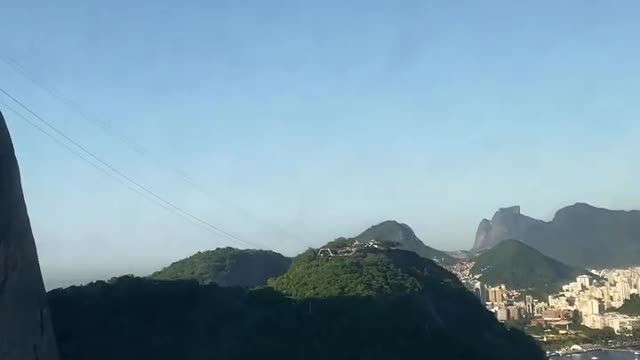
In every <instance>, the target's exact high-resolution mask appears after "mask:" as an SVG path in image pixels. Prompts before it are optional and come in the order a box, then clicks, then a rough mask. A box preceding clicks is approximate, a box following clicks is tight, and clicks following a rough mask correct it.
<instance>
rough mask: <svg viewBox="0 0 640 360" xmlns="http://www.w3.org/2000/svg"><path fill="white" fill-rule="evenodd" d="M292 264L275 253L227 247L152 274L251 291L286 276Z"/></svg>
mask: <svg viewBox="0 0 640 360" xmlns="http://www.w3.org/2000/svg"><path fill="white" fill-rule="evenodd" d="M290 263H291V259H289V258H287V257H284V256H282V255H280V254H278V253H276V252H273V251H266V250H240V249H235V248H231V247H226V248H219V249H216V250H212V251H204V252H198V253H197V254H195V255H192V256H190V257H188V258H186V259H183V260H180V261H177V262H175V263H173V264H171V265H170V266H168V267H166V268H164V269H162V270H160V271H158V272H156V273H154V274H152V275H151V278H152V279H156V280H196V281H197V282H199V283H201V284H209V283H216V284H218V285H220V286H241V287H247V288H252V287H256V286H262V285H265V284H266V283H267V280H269V279H270V278H272V277H276V276H280V275H282V274H284V273H285V272H286V271H287V269H288V268H289V265H290Z"/></svg>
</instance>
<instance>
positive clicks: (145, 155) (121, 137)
mask: <svg viewBox="0 0 640 360" xmlns="http://www.w3.org/2000/svg"><path fill="white" fill-rule="evenodd" d="M0 61H2V62H3V63H4V64H5V65H7V66H9V67H10V68H11V69H12V70H14V71H16V72H17V73H19V74H20V75H22V76H23V77H25V78H26V79H28V80H29V81H31V82H32V83H34V84H35V85H36V86H38V87H40V88H41V89H43V90H44V91H46V92H47V93H49V95H51V96H52V97H54V98H56V99H58V100H59V101H61V102H62V103H63V104H64V105H66V106H67V107H69V108H70V109H72V110H74V111H75V112H76V113H78V114H79V115H80V117H82V118H83V119H84V120H85V121H88V122H92V123H94V124H95V125H97V126H98V127H99V128H101V129H102V130H103V131H104V132H105V133H107V134H109V135H110V136H111V137H113V138H114V139H116V140H117V141H118V142H120V143H121V144H123V145H125V146H127V147H129V148H130V149H131V150H132V151H134V152H135V153H137V154H138V155H140V156H142V157H143V158H145V159H147V160H148V161H151V162H153V163H155V164H156V166H158V167H161V168H164V169H165V170H167V171H169V172H172V173H174V175H175V176H177V177H178V178H180V179H181V180H182V181H184V182H185V183H186V184H188V185H189V186H191V187H192V188H194V189H195V190H197V191H198V192H200V193H201V194H203V195H206V196H208V197H210V198H212V199H214V200H216V201H218V202H220V203H223V204H224V205H225V206H227V207H230V208H233V209H235V210H236V211H237V212H239V213H241V214H242V215H244V216H245V217H248V218H251V219H252V220H253V221H256V222H259V223H261V224H262V225H263V226H266V227H271V228H273V229H275V230H277V231H278V232H279V233H282V234H285V235H287V237H291V238H293V239H295V238H296V237H294V236H292V235H291V234H289V233H288V232H287V231H285V230H284V229H282V228H280V227H277V226H274V225H273V224H270V225H267V224H266V223H265V222H264V221H261V220H260V219H259V218H258V217H257V216H255V215H253V214H250V213H249V212H248V211H246V210H244V209H242V208H241V207H239V206H237V205H234V204H233V203H231V202H229V201H227V200H225V199H223V198H221V197H219V196H217V195H215V194H213V193H211V192H210V191H206V190H204V189H203V188H202V187H201V186H199V185H198V184H197V183H196V182H195V181H194V180H193V179H192V178H191V177H189V176H188V175H187V174H186V173H185V172H184V171H182V170H180V169H177V168H175V167H172V166H171V165H169V164H167V163H166V162H164V161H162V160H160V159H158V158H157V157H154V156H152V155H151V154H150V153H149V152H148V151H146V150H145V149H144V147H142V146H140V145H139V144H137V143H136V142H135V141H133V140H131V139H130V138H128V137H127V136H125V135H123V134H122V133H120V132H118V131H117V130H116V129H114V128H113V127H112V126H111V125H110V124H109V123H107V122H105V121H100V120H97V119H94V118H91V117H89V116H87V115H86V114H85V112H84V111H83V110H82V108H81V106H79V105H78V104H77V103H76V102H74V101H73V100H71V99H70V98H68V97H66V96H64V95H63V94H62V93H60V92H59V91H57V90H56V89H55V88H52V87H50V86H47V85H46V84H45V83H43V82H42V81H38V80H37V79H36V78H34V77H33V76H32V75H30V74H29V73H28V72H27V71H26V70H25V69H24V68H23V67H22V66H20V65H19V64H18V62H17V61H15V60H13V59H10V58H7V57H3V56H0ZM303 242H305V243H306V244H307V245H310V244H309V243H308V242H306V241H304V240H303Z"/></svg>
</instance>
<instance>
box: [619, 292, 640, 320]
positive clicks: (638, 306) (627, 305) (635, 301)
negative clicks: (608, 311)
mask: <svg viewBox="0 0 640 360" xmlns="http://www.w3.org/2000/svg"><path fill="white" fill-rule="evenodd" d="M615 311H616V312H619V313H622V314H627V315H631V316H639V315H640V296H639V295H638V294H631V299H630V300H625V302H624V304H622V306H620V307H619V308H617V309H615Z"/></svg>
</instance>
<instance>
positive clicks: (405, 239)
mask: <svg viewBox="0 0 640 360" xmlns="http://www.w3.org/2000/svg"><path fill="white" fill-rule="evenodd" d="M350 240H358V241H359V242H366V241H369V240H377V241H389V242H395V243H398V244H400V245H399V246H398V249H401V250H408V251H413V252H415V253H417V254H418V255H420V256H422V257H425V258H428V259H432V260H435V261H438V262H441V263H449V262H452V261H455V259H454V258H453V257H451V256H449V255H448V254H447V253H445V252H444V251H440V250H436V249H434V248H431V247H429V246H427V245H425V244H424V242H422V240H420V238H418V236H416V234H415V232H414V231H413V229H411V227H410V226H409V225H407V224H403V223H400V222H398V221H395V220H387V221H383V222H381V223H379V224H377V225H374V226H371V227H369V228H368V229H367V230H365V231H364V232H362V233H361V234H360V235H358V236H356V237H354V238H352V239H350Z"/></svg>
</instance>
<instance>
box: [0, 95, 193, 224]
mask: <svg viewBox="0 0 640 360" xmlns="http://www.w3.org/2000/svg"><path fill="white" fill-rule="evenodd" d="M1 103H2V105H3V107H4V108H6V109H9V111H11V112H12V113H14V114H15V115H16V116H18V117H20V118H21V119H22V120H24V121H25V122H27V123H28V124H29V125H31V126H32V127H33V128H35V129H36V130H38V131H39V132H41V133H42V134H44V135H46V136H47V137H49V138H50V139H51V140H53V141H55V142H56V143H57V144H58V145H60V146H62V147H64V148H65V149H66V150H68V151H69V152H70V153H72V154H73V155H75V156H77V157H78V158H80V159H81V160H84V161H85V162H86V163H87V164H89V165H91V166H92V167H94V168H95V169H96V170H98V171H100V172H101V173H102V174H103V175H106V176H108V177H110V178H111V179H113V180H115V181H117V182H118V183H120V184H122V185H124V186H126V187H128V188H129V189H130V190H131V191H133V192H135V193H136V194H138V195H140V197H142V198H144V199H146V200H148V201H150V202H152V203H154V204H157V205H158V206H161V207H162V208H163V209H165V210H167V211H172V209H171V208H168V207H166V206H165V205H163V204H161V203H158V202H157V201H155V200H153V199H152V198H150V197H149V196H147V195H145V194H144V193H143V192H141V191H140V190H138V189H136V188H135V187H133V186H131V185H130V184H127V183H126V182H125V181H124V180H122V179H121V178H119V177H117V176H114V174H113V173H110V172H108V171H107V170H105V169H104V168H102V167H100V166H98V165H97V164H95V163H94V162H92V161H91V160H89V159H88V158H86V157H84V156H83V155H82V153H80V152H78V151H77V150H76V149H74V148H72V147H71V146H69V144H67V143H65V142H64V141H62V140H60V139H58V138H57V137H55V136H53V135H51V134H50V133H48V132H47V131H46V130H45V129H43V128H42V127H41V126H39V125H38V124H36V123H35V122H33V121H31V120H30V119H29V118H27V117H26V116H24V115H22V114H21V113H20V112H18V111H17V110H16V109H14V108H13V107H11V105H9V104H7V103H6V102H4V101H2V102H1ZM172 212H173V211H172ZM187 220H189V219H187Z"/></svg>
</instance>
